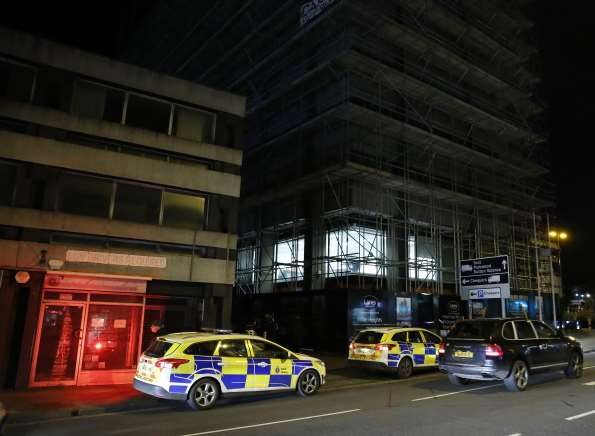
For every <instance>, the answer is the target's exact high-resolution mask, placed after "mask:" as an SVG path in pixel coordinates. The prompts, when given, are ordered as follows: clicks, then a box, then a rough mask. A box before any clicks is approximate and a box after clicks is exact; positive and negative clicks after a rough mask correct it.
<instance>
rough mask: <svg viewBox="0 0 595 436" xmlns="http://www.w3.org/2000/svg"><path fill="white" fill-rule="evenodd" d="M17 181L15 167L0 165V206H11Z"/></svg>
mask: <svg viewBox="0 0 595 436" xmlns="http://www.w3.org/2000/svg"><path fill="white" fill-rule="evenodd" d="M16 180H17V167H16V166H14V165H6V164H0V205H2V206H10V205H12V201H13V196H14V189H15V185H16Z"/></svg>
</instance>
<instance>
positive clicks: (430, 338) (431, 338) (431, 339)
mask: <svg viewBox="0 0 595 436" xmlns="http://www.w3.org/2000/svg"><path fill="white" fill-rule="evenodd" d="M423 333H424V337H425V338H426V344H439V343H440V342H442V338H441V337H440V336H438V335H435V334H433V333H430V332H423Z"/></svg>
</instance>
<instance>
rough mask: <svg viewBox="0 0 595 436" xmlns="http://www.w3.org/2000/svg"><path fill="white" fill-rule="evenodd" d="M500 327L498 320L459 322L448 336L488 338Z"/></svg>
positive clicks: (456, 337)
mask: <svg viewBox="0 0 595 436" xmlns="http://www.w3.org/2000/svg"><path fill="white" fill-rule="evenodd" d="M499 328H500V323H498V322H497V321H463V322H457V323H456V324H455V326H454V327H453V329H452V332H450V333H449V334H448V337H449V338H455V339H488V338H489V337H490V336H493V335H494V333H495V332H496V331H497V329H499Z"/></svg>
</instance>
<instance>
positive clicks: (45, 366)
mask: <svg viewBox="0 0 595 436" xmlns="http://www.w3.org/2000/svg"><path fill="white" fill-rule="evenodd" d="M83 312H84V306H83V305H82V304H64V303H59V304H54V303H42V305H41V310H40V320H39V323H38V327H37V338H36V345H35V354H34V359H33V368H32V371H31V380H30V385H32V386H49V385H72V384H75V383H76V378H77V373H78V370H77V369H78V368H77V367H78V362H79V354H80V348H81V347H80V346H81V338H82V325H83V324H82V321H83Z"/></svg>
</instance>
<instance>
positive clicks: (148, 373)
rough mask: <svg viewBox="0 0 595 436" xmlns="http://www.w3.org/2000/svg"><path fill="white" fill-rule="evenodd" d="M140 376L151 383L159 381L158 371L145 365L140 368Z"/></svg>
mask: <svg viewBox="0 0 595 436" xmlns="http://www.w3.org/2000/svg"><path fill="white" fill-rule="evenodd" d="M138 372H139V375H140V376H141V377H142V378H144V379H146V380H149V381H155V380H156V379H157V374H156V372H157V371H156V369H155V368H152V367H151V366H150V365H146V364H143V365H141V366H140V368H139V371H138Z"/></svg>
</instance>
